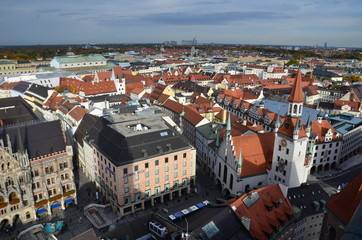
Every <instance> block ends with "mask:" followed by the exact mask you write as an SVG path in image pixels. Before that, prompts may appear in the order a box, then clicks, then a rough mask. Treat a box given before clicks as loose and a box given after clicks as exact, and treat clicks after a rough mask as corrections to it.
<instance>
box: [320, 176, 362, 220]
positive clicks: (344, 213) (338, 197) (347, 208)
mask: <svg viewBox="0 0 362 240" xmlns="http://www.w3.org/2000/svg"><path fill="white" fill-rule="evenodd" d="M361 202H362V173H360V174H359V175H358V176H357V177H356V178H355V179H353V180H352V182H350V183H349V184H348V185H347V186H346V187H345V188H344V189H343V190H342V191H341V192H340V193H337V194H334V195H333V196H332V197H331V200H330V201H329V202H328V203H327V208H328V209H329V210H330V211H331V212H333V213H334V214H335V215H336V216H337V217H338V218H339V219H340V220H341V221H342V222H344V223H345V224H348V223H349V221H350V220H351V218H352V216H353V214H354V212H355V211H356V209H357V207H358V205H359V204H360V203H361Z"/></svg>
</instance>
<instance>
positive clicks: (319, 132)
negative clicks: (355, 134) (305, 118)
mask: <svg viewBox="0 0 362 240" xmlns="http://www.w3.org/2000/svg"><path fill="white" fill-rule="evenodd" d="M329 129H331V131H332V139H333V140H335V139H337V136H336V135H337V133H338V132H337V131H336V130H335V129H334V128H333V127H332V125H331V124H330V122H329V121H328V120H322V123H319V122H318V121H312V132H313V133H314V134H315V135H316V136H318V142H324V140H325V136H326V134H327V132H328V130H329Z"/></svg>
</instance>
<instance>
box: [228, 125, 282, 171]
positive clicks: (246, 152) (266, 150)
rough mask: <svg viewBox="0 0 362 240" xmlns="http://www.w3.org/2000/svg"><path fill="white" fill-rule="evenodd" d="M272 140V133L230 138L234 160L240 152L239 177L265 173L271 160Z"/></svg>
mask: <svg viewBox="0 0 362 240" xmlns="http://www.w3.org/2000/svg"><path fill="white" fill-rule="evenodd" d="M274 140H275V133H274V132H269V133H259V134H250V135H243V136H234V137H232V144H233V149H234V154H235V160H236V161H238V159H239V155H240V151H241V154H242V168H241V177H247V176H253V175H258V174H263V173H266V169H267V168H270V162H271V161H272V158H273V148H274ZM250 146H252V147H250Z"/></svg>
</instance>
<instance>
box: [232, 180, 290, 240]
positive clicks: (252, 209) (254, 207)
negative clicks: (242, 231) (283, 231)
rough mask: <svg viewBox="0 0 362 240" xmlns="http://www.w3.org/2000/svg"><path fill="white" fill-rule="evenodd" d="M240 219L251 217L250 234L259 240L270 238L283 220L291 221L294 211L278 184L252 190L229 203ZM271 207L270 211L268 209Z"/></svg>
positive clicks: (280, 226)
mask: <svg viewBox="0 0 362 240" xmlns="http://www.w3.org/2000/svg"><path fill="white" fill-rule="evenodd" d="M229 205H230V206H231V208H232V209H235V210H234V211H235V213H236V215H237V216H238V217H239V219H240V220H242V218H243V217H244V218H245V217H246V218H248V219H250V230H249V232H250V234H251V235H252V236H253V237H254V238H256V239H258V240H268V239H269V237H270V236H272V235H274V234H275V233H276V231H278V230H276V231H275V230H274V229H275V228H276V229H280V228H282V227H283V225H282V224H281V222H285V223H287V222H289V220H290V219H291V217H292V216H293V211H292V208H291V206H290V205H289V202H288V200H287V199H286V198H285V197H284V195H283V193H282V191H281V189H280V187H279V185H278V184H274V185H270V186H267V187H264V188H259V189H257V190H254V191H251V192H249V193H248V194H244V195H243V196H241V197H240V198H238V199H237V200H235V201H234V202H231V203H229ZM268 208H269V209H270V211H269V210H268Z"/></svg>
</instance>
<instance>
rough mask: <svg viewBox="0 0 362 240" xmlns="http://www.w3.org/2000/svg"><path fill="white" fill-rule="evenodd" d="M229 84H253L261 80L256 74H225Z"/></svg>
mask: <svg viewBox="0 0 362 240" xmlns="http://www.w3.org/2000/svg"><path fill="white" fill-rule="evenodd" d="M223 77H224V78H225V79H226V80H227V81H228V83H229V84H232V83H236V84H240V85H253V84H256V82H257V81H258V80H259V78H258V76H257V75H255V74H237V75H223Z"/></svg>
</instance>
